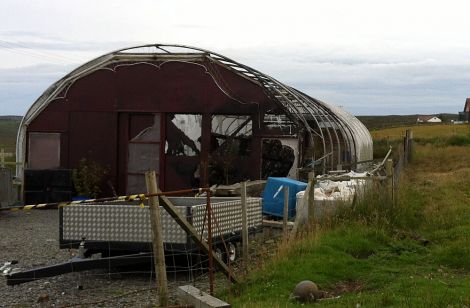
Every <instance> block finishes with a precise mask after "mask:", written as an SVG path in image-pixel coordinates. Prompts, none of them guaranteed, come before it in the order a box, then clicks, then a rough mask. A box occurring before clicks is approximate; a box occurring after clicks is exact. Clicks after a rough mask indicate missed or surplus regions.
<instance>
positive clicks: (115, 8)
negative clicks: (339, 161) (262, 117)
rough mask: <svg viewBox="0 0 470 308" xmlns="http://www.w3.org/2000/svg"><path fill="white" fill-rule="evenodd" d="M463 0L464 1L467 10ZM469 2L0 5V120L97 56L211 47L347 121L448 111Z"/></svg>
mask: <svg viewBox="0 0 470 308" xmlns="http://www.w3.org/2000/svg"><path fill="white" fill-rule="evenodd" d="M467 3H468V4H467ZM469 11H470V2H468V1H453V0H447V1H432V0H431V1H429V0H428V1H418V0H405V1H403V0H395V1H381V0H370V1H369V0H367V1H362V0H356V1H350V0H344V1H342V0H328V1H314V0H311V1H294V0H292V1H253V0H251V1H244V0H242V1H241V0H239V1H230V2H229V1H205V0H200V1H194V0H193V1H165V2H164V1H157V0H154V1H150V0H148V1H147V0H145V1H139V0H135V1H128V0H127V1H119V0H112V1H109V0H100V1H96V0H75V1H66V0H60V1H58V0H41V1H34V0H32V1H25V0H1V1H0V115H7V114H16V115H22V114H24V113H25V112H26V110H27V108H28V107H29V106H30V105H31V104H32V103H33V102H34V101H35V99H36V98H37V97H38V96H39V95H40V94H41V93H42V92H43V91H44V90H45V89H46V88H47V87H48V86H49V85H50V84H51V83H52V82H54V81H56V80H58V79H60V78H61V77H62V76H63V75H65V74H66V73H68V72H69V71H71V70H72V69H73V68H75V67H77V66H79V65H80V64H83V63H85V62H87V61H89V60H91V59H93V58H95V57H97V56H99V55H101V54H103V53H107V52H110V51H113V50H115V49H120V48H124V47H129V46H134V45H139V44H149V43H176V44H185V45H192V46H197V47H202V48H206V49H210V50H213V51H214V52H217V53H221V54H223V55H225V56H228V57H230V58H232V59H234V60H237V61H239V62H242V63H244V64H247V65H249V66H251V67H253V68H256V69H258V70H260V71H262V72H264V73H266V74H268V75H271V76H272V77H274V78H276V79H278V80H280V81H282V82H284V83H286V84H288V85H291V86H293V87H296V88H298V89H300V90H302V91H304V92H306V93H308V94H309V95H311V96H313V97H315V98H318V99H321V100H324V101H326V102H329V103H333V104H336V105H340V106H344V107H345V108H346V109H347V110H349V111H350V112H352V113H354V114H356V115H378V114H415V113H420V114H433V113H444V112H449V113H457V112H458V111H461V110H462V109H463V105H464V101H465V98H466V97H470V18H469V17H468V14H469Z"/></svg>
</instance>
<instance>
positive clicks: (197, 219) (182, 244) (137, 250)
mask: <svg viewBox="0 0 470 308" xmlns="http://www.w3.org/2000/svg"><path fill="white" fill-rule="evenodd" d="M168 199H169V200H170V201H171V202H172V203H173V204H174V205H175V206H176V208H177V210H178V211H179V212H180V214H183V215H184V217H186V220H187V221H188V222H189V223H191V224H192V226H193V227H194V229H195V230H196V231H197V232H198V234H200V236H201V239H203V240H206V241H207V237H208V218H207V210H206V209H207V205H206V200H207V198H206V197H169V198H168ZM261 200H262V199H261V198H247V202H246V203H247V216H248V230H249V232H250V233H255V232H258V231H261V229H262V202H261ZM210 203H211V210H212V217H213V219H212V243H213V245H214V247H213V248H214V249H215V251H220V253H221V257H222V259H225V260H226V261H228V260H229V259H230V261H234V260H235V258H236V257H237V249H236V247H237V244H238V242H240V241H241V233H242V203H241V200H240V198H229V197H211V198H210ZM160 208H161V209H160V215H161V223H162V231H163V242H164V248H165V253H166V254H174V253H182V252H184V253H186V254H192V253H196V252H198V251H199V246H198V245H197V243H195V242H194V241H193V240H192V239H191V237H190V236H189V235H188V234H187V233H186V232H185V231H184V230H183V229H182V227H181V226H180V225H179V224H178V223H177V222H176V221H175V220H174V219H173V218H172V217H171V216H170V215H169V214H168V213H167V211H166V210H165V209H164V208H163V207H160ZM59 245H60V248H61V249H78V254H77V256H75V257H74V258H72V259H71V260H69V261H67V262H64V263H61V264H54V265H50V266H45V267H42V268H36V269H30V270H24V271H22V270H19V269H18V268H15V267H16V265H17V264H15V263H14V262H7V263H5V265H4V266H3V267H2V271H3V273H4V275H5V276H6V279H7V284H8V285H15V284H21V283H24V282H28V281H33V280H37V279H41V278H46V277H52V276H56V275H60V274H65V273H69V272H78V271H84V270H90V269H97V268H108V267H117V266H125V265H133V264H139V263H149V264H151V263H152V261H151V258H152V257H153V253H152V230H151V225H150V209H149V207H148V206H143V205H142V204H141V202H140V201H132V202H129V201H126V202H123V201H118V202H106V203H89V204H87V203H83V204H77V205H68V206H65V207H61V208H59ZM225 247H227V248H228V249H227V250H226V249H224V248H225ZM225 251H227V252H226V253H225Z"/></svg>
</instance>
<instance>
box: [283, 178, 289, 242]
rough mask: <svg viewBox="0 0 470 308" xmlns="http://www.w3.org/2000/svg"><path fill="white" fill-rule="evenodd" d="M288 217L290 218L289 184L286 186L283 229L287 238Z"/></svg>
mask: <svg viewBox="0 0 470 308" xmlns="http://www.w3.org/2000/svg"><path fill="white" fill-rule="evenodd" d="M287 218H289V186H287V185H285V186H284V215H283V217H282V231H283V233H284V239H285V240H286V239H287V235H288V234H287Z"/></svg>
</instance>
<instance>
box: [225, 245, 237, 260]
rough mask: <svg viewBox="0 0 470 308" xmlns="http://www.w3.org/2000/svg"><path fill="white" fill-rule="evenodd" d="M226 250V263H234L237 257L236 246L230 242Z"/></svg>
mask: <svg viewBox="0 0 470 308" xmlns="http://www.w3.org/2000/svg"><path fill="white" fill-rule="evenodd" d="M227 249H228V256H227V261H230V262H234V261H235V260H236V259H237V257H238V251H237V246H236V245H235V244H234V243H232V242H230V243H228V245H227Z"/></svg>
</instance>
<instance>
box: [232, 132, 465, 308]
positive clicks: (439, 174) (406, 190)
mask: <svg viewBox="0 0 470 308" xmlns="http://www.w3.org/2000/svg"><path fill="white" fill-rule="evenodd" d="M404 129H406V128H402V129H401V130H403V131H404ZM468 132H469V128H467V127H465V126H458V127H457V126H449V125H435V126H428V127H419V129H418V130H417V131H416V132H415V138H418V141H419V142H418V143H417V144H416V145H415V148H414V150H415V153H414V162H413V163H412V164H411V165H410V166H409V169H408V170H407V172H406V174H405V175H404V176H403V177H402V179H401V181H400V187H399V193H398V196H396V197H397V202H395V203H393V202H392V200H391V198H390V197H389V196H388V195H387V194H386V193H384V191H386V188H385V187H383V186H381V184H380V183H375V184H374V185H375V186H373V187H372V188H370V189H368V190H367V192H366V193H365V194H364V195H363V196H362V197H361V198H359V199H358V200H357V202H356V203H355V204H354V206H353V207H350V208H347V207H346V208H344V207H343V208H342V209H341V210H339V211H338V212H336V213H335V215H333V216H331V217H330V218H329V219H327V220H324V221H322V222H321V223H316V224H313V225H311V226H310V228H308V229H306V230H304V231H303V232H301V233H300V235H299V237H298V238H296V239H295V240H293V241H289V242H283V243H282V244H281V246H280V248H279V251H278V253H277V255H276V256H275V257H274V258H270V259H265V260H263V261H261V263H262V264H263V266H262V267H261V268H262V269H261V270H254V271H252V272H250V274H249V275H248V277H247V278H246V283H245V284H242V285H239V286H237V289H238V294H240V295H239V296H238V297H236V298H234V299H233V301H232V303H233V306H234V307H254V306H256V307H291V306H292V307H295V306H297V305H298V304H297V303H296V302H294V301H292V300H291V299H290V297H289V295H290V292H291V291H292V289H293V288H294V286H295V285H296V283H298V282H299V281H301V280H305V279H309V280H312V281H314V282H316V283H317V284H318V285H319V286H320V288H321V289H322V290H324V291H326V294H327V296H328V297H330V299H326V300H323V301H321V305H323V306H335V307H343V306H357V305H360V306H363V307H377V306H408V307H429V306H430V307H446V306H469V305H470V258H469V257H468V256H469V255H470V237H469V236H468V235H469V234H470V207H469V206H468V205H469V204H470V190H469V189H468V187H470V166H469V165H468V162H469V161H470V151H469V150H468V145H469V144H468V139H467V138H469V137H468V136H470V134H468ZM385 133H386V134H389V133H390V131H389V132H385ZM380 134H381V133H379V132H377V135H380ZM380 138H382V139H381V140H382V141H380V142H379V144H380V145H381V146H382V147H383V148H384V149H385V148H387V150H388V146H389V145H390V144H392V146H394V147H395V146H398V145H399V141H398V140H401V137H400V138H391V137H389V138H388V139H387V138H385V139H384V137H383V136H382V137H380ZM419 138H422V139H419ZM421 141H422V142H421ZM376 149H377V150H379V148H376ZM342 285H346V286H349V285H351V286H360V287H358V288H353V287H351V288H341V287H339V286H342ZM341 290H342V291H341ZM337 295H340V296H341V297H340V298H334V299H333V298H332V297H333V296H337Z"/></svg>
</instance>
